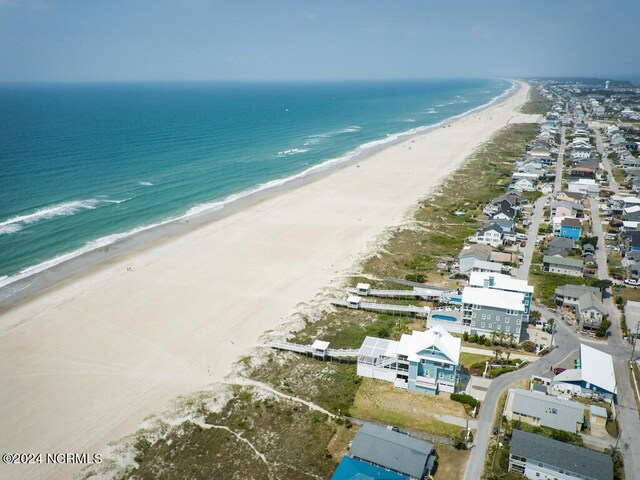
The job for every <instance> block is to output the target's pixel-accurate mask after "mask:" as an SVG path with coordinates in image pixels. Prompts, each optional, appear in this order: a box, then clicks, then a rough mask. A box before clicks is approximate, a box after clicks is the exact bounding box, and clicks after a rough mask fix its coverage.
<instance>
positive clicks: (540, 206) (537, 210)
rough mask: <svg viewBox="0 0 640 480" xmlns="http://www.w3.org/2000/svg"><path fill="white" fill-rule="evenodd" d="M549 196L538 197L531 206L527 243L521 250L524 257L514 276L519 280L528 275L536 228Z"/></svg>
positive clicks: (536, 235)
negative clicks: (531, 213) (531, 212)
mask: <svg viewBox="0 0 640 480" xmlns="http://www.w3.org/2000/svg"><path fill="white" fill-rule="evenodd" d="M550 198H551V196H550V195H545V196H544V197H540V198H539V199H538V200H536V203H535V204H534V206H533V215H532V216H531V222H530V223H529V233H528V234H527V244H526V246H525V247H524V251H523V255H524V259H523V261H522V263H521V264H520V267H519V268H518V273H517V274H516V278H519V279H521V280H526V279H527V277H528V276H529V268H531V259H532V258H533V248H534V246H535V244H536V239H537V237H538V229H539V228H540V222H541V221H542V214H543V212H544V206H545V204H546V203H547V202H548V201H549V199H550Z"/></svg>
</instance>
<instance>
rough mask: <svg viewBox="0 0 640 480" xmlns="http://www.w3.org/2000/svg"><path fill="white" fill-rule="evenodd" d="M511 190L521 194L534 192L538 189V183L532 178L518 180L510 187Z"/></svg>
mask: <svg viewBox="0 0 640 480" xmlns="http://www.w3.org/2000/svg"><path fill="white" fill-rule="evenodd" d="M509 188H512V189H513V190H518V191H520V192H533V191H535V189H536V182H535V180H532V179H531V178H518V179H517V180H514V181H513V182H512V183H511V185H509Z"/></svg>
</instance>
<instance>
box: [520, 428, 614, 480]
mask: <svg viewBox="0 0 640 480" xmlns="http://www.w3.org/2000/svg"><path fill="white" fill-rule="evenodd" d="M510 454H511V455H517V456H518V457H524V458H526V459H527V460H531V461H537V462H542V463H546V464H547V465H553V466H555V467H557V468H561V469H563V470H566V471H568V472H572V473H577V474H579V475H583V476H585V477H586V478H590V479H595V480H613V462H612V461H611V457H610V456H609V455H605V454H604V453H600V452H594V451H593V450H588V449H586V448H582V447H576V446H575V445H570V444H568V443H563V442H559V441H558V440H552V439H550V438H547V437H543V436H542V435H535V434H533V433H528V432H523V431H522V430H513V436H512V437H511V446H510Z"/></svg>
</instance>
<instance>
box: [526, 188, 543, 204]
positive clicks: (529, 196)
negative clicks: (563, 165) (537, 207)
mask: <svg viewBox="0 0 640 480" xmlns="http://www.w3.org/2000/svg"><path fill="white" fill-rule="evenodd" d="M522 196H523V197H524V198H526V199H527V200H529V201H530V202H531V203H534V202H535V201H536V200H538V199H539V198H540V197H542V196H544V193H542V192H539V191H538V190H535V191H533V192H523V193H522Z"/></svg>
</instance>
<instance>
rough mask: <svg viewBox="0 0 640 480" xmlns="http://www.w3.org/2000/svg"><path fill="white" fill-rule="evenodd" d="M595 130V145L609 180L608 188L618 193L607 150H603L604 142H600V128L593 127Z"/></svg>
mask: <svg viewBox="0 0 640 480" xmlns="http://www.w3.org/2000/svg"><path fill="white" fill-rule="evenodd" d="M595 132H596V147H597V148H598V152H599V153H600V157H601V158H602V165H603V166H604V169H605V171H606V172H607V179H608V180H609V188H610V189H611V190H612V191H613V192H614V193H615V194H620V186H619V185H618V183H617V182H616V179H615V178H614V176H613V170H612V169H611V162H610V161H609V159H608V158H607V152H606V151H605V148H604V144H603V143H602V134H601V133H600V130H598V129H595Z"/></svg>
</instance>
